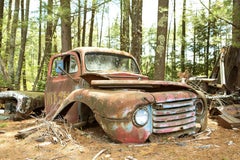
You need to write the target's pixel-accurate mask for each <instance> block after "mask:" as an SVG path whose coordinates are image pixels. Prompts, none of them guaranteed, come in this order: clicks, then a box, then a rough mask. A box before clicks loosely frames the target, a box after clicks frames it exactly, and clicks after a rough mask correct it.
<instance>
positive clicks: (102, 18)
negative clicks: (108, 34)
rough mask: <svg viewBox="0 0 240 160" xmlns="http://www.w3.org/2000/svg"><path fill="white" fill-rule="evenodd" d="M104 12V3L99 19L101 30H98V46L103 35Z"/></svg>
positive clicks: (100, 44)
mask: <svg viewBox="0 0 240 160" xmlns="http://www.w3.org/2000/svg"><path fill="white" fill-rule="evenodd" d="M104 12H105V3H104V4H103V10H102V17H101V28H100V36H99V41H98V46H102V33H103V23H104V22H103V20H104Z"/></svg>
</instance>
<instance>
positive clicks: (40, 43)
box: [37, 0, 42, 68]
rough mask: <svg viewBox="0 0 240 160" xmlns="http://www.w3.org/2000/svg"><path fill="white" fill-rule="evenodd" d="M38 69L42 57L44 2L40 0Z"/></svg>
mask: <svg viewBox="0 0 240 160" xmlns="http://www.w3.org/2000/svg"><path fill="white" fill-rule="evenodd" d="M38 25H39V26H38V61H37V64H38V68H39V65H40V62H41V56H42V54H41V53H42V0H39V21H38Z"/></svg>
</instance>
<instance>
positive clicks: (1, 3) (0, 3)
mask: <svg viewBox="0 0 240 160" xmlns="http://www.w3.org/2000/svg"><path fill="white" fill-rule="evenodd" d="M3 11H4V0H1V1H0V56H1V50H2V26H3Z"/></svg>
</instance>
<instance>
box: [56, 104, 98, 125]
mask: <svg viewBox="0 0 240 160" xmlns="http://www.w3.org/2000/svg"><path fill="white" fill-rule="evenodd" d="M59 118H61V119H64V120H66V121H67V122H70V123H82V122H83V123H84V124H85V125H86V124H89V123H93V122H94V121H95V118H94V114H93V112H92V110H91V108H90V107H89V106H88V105H87V104H85V103H81V102H72V103H70V104H68V105H67V106H66V107H65V108H64V109H63V110H62V111H61V112H60V113H59Z"/></svg>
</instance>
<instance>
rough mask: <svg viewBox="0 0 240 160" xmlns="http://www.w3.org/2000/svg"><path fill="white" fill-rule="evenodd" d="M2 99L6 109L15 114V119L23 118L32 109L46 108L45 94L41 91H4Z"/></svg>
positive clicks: (1, 95)
mask: <svg viewBox="0 0 240 160" xmlns="http://www.w3.org/2000/svg"><path fill="white" fill-rule="evenodd" d="M0 100H1V102H2V103H4V104H5V111H6V112H9V113H10V114H13V115H14V117H13V118H14V119H23V118H25V117H28V116H29V114H30V113H32V111H34V110H36V109H40V108H41V109H43V108H44V94H43V93H41V92H27V91H4V92H0ZM6 105H8V106H6ZM6 107H8V108H6ZM9 108H10V110H9Z"/></svg>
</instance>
